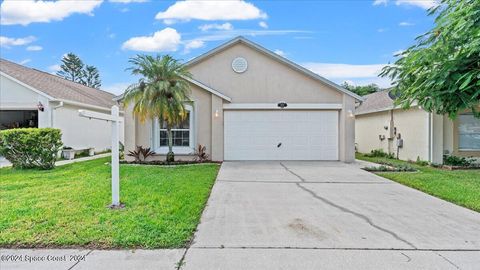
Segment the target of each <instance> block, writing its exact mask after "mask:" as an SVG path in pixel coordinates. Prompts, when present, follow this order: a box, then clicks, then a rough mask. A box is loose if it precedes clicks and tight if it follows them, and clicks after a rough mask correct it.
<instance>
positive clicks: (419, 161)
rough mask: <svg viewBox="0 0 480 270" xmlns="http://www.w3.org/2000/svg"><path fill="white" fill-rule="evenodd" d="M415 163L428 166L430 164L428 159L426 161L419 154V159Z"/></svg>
mask: <svg viewBox="0 0 480 270" xmlns="http://www.w3.org/2000/svg"><path fill="white" fill-rule="evenodd" d="M415 164H417V165H419V166H427V165H428V161H425V160H421V159H420V157H419V156H417V161H415Z"/></svg>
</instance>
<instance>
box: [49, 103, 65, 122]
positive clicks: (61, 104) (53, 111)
mask: <svg viewBox="0 0 480 270" xmlns="http://www.w3.org/2000/svg"><path fill="white" fill-rule="evenodd" d="M60 107H63V101H60V103H58V105H57V106H55V107H52V111H51V115H50V116H51V118H50V122H51V123H50V126H51V127H52V128H54V127H55V117H54V114H55V110H56V109H58V108H60Z"/></svg>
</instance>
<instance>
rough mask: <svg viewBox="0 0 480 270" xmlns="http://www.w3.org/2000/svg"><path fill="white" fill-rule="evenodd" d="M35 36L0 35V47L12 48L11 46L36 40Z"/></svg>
mask: <svg viewBox="0 0 480 270" xmlns="http://www.w3.org/2000/svg"><path fill="white" fill-rule="evenodd" d="M36 39H37V38H35V37H34V36H28V37H24V38H9V37H5V36H0V47H5V48H10V47H11V46H22V45H27V44H29V43H32V42H34V41H35V40H36Z"/></svg>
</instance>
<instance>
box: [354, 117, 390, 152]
mask: <svg viewBox="0 0 480 270" xmlns="http://www.w3.org/2000/svg"><path fill="white" fill-rule="evenodd" d="M389 121H390V111H382V112H376V113H369V114H362V115H357V116H356V117H355V144H356V146H357V151H358V152H360V153H370V151H372V150H375V149H382V150H383V151H384V152H386V153H388V152H389V143H388V131H387V130H385V129H384V126H386V125H387V126H388V123H389ZM379 135H384V136H385V139H384V140H380V139H379Z"/></svg>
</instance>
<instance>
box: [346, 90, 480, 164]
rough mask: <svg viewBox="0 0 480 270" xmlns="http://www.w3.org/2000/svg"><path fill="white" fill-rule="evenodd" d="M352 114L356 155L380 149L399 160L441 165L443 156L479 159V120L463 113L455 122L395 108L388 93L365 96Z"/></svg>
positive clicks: (390, 94) (467, 113)
mask: <svg viewBox="0 0 480 270" xmlns="http://www.w3.org/2000/svg"><path fill="white" fill-rule="evenodd" d="M364 98H365V101H364V102H363V103H362V104H361V105H360V106H359V107H358V108H357V110H356V113H355V118H356V119H355V143H356V147H357V150H358V152H361V153H368V152H370V151H371V150H374V149H383V150H384V152H387V153H393V154H394V155H395V156H397V155H398V158H400V159H402V160H413V161H415V160H417V159H420V160H422V161H429V162H432V163H436V164H442V163H443V156H444V155H454V156H462V157H480V120H479V119H478V118H474V117H473V114H472V113H471V112H463V113H460V114H459V115H458V117H457V118H456V119H455V120H451V119H450V118H449V117H448V116H447V115H438V114H435V113H429V112H426V111H425V110H423V109H422V108H421V107H420V106H417V105H415V104H414V106H412V107H411V108H410V109H408V110H404V109H401V108H399V107H398V106H395V104H394V99H395V96H394V95H393V94H392V93H391V91H390V90H384V91H380V92H376V93H373V94H369V95H366V96H365V97H364Z"/></svg>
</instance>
